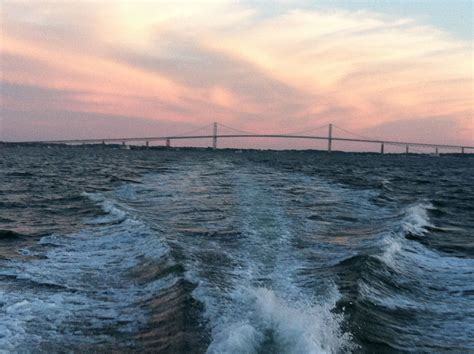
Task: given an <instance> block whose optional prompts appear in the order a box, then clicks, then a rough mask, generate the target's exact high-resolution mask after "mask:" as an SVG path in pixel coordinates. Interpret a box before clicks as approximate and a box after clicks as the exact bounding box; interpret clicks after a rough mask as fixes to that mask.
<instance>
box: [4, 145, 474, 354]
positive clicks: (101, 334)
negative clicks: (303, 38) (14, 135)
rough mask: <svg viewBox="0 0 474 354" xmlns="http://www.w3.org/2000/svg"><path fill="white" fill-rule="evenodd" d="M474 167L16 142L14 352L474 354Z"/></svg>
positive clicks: (12, 188)
mask: <svg viewBox="0 0 474 354" xmlns="http://www.w3.org/2000/svg"><path fill="white" fill-rule="evenodd" d="M473 176H474V159H473V158H472V157H469V156H441V157H430V156H415V155H412V156H395V155H393V156H388V155H385V156H380V155H374V154H367V155H364V154H342V153H333V154H331V155H328V154H326V153H318V152H263V151H262V152H257V151H253V152H244V153H235V152H234V151H197V150H195V151H190V150H182V151H173V150H170V151H166V150H114V149H111V148H100V147H94V148H92V147H91V148H80V147H76V148H72V147H70V148H67V147H53V148H47V147H5V148H2V149H1V150H0V351H16V352H25V351H27V352H28V351H34V352H65V351H74V352H87V351H118V352H121V351H127V352H128V351H150V352H164V353H185V352H193V353H203V352H208V353H343V352H344V353H345V352H356V353H398V352H406V351H410V352H426V353H432V352H446V351H448V352H449V351H452V352H456V353H465V352H474V234H473V230H474V177H473Z"/></svg>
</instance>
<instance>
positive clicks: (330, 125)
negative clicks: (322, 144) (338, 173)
mask: <svg viewBox="0 0 474 354" xmlns="http://www.w3.org/2000/svg"><path fill="white" fill-rule="evenodd" d="M331 148H332V124H329V134H328V152H331Z"/></svg>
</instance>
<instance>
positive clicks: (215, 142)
mask: <svg viewBox="0 0 474 354" xmlns="http://www.w3.org/2000/svg"><path fill="white" fill-rule="evenodd" d="M212 148H213V149H217V123H216V122H214V126H213V133H212Z"/></svg>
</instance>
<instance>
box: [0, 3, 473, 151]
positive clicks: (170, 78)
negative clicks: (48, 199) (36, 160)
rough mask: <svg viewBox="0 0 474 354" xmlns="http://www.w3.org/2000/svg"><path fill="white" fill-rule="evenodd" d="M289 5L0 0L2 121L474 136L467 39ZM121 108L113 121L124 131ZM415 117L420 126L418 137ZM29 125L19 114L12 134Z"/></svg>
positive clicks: (467, 139)
mask: <svg viewBox="0 0 474 354" xmlns="http://www.w3.org/2000/svg"><path fill="white" fill-rule="evenodd" d="M293 6H294V5H292V4H291V3H289V4H285V5H284V6H283V7H282V10H280V11H275V12H274V13H272V12H271V11H264V8H263V7H262V6H261V5H259V6H253V5H249V4H246V3H243V4H239V3H235V2H222V1H221V2H214V1H209V2H197V3H195V4H192V3H189V2H187V3H175V2H173V3H171V2H162V3H160V2H158V3H157V2H143V3H132V2H117V3H113V2H107V1H104V2H99V3H95V2H94V3H89V2H80V3H75V4H74V5H71V4H66V3H41V6H39V4H38V3H17V2H6V3H4V5H3V7H2V10H1V11H2V12H1V18H2V46H1V55H2V57H1V67H2V119H3V120H4V122H6V121H8V126H9V127H10V128H11V129H14V128H12V127H13V125H12V124H10V123H11V122H10V121H11V120H13V119H17V117H18V114H17V113H15V114H14V113H13V112H20V111H21V112H26V113H28V117H29V119H31V120H32V121H35V122H37V123H39V122H40V121H41V120H43V121H46V120H48V119H50V120H49V122H53V121H54V119H56V120H57V119H58V117H59V116H60V113H61V112H70V113H71V112H76V113H77V114H76V113H75V114H74V115H72V116H71V115H69V116H70V117H74V119H77V120H81V119H82V118H81V114H79V113H81V112H83V113H84V114H87V119H86V118H84V121H83V124H88V125H91V126H93V125H94V120H93V119H91V118H90V117H91V114H99V115H110V116H120V117H129V120H130V122H135V124H142V123H141V122H143V120H142V119H139V118H147V119H154V120H156V121H158V122H160V121H166V122H167V123H166V127H167V128H166V129H172V124H169V122H176V124H177V125H176V127H178V125H179V126H181V124H183V123H185V124H190V125H199V124H200V123H201V122H202V123H207V122H210V121H213V120H220V121H222V122H226V123H228V124H233V125H235V126H238V127H241V128H244V129H251V130H261V131H263V130H266V131H269V130H271V131H275V130H279V131H284V130H285V129H286V128H288V129H290V128H291V129H290V130H294V128H297V129H299V128H301V129H304V128H310V127H312V126H318V125H321V124H324V123H329V122H333V123H336V124H339V125H342V126H345V127H347V128H348V129H352V130H358V131H363V132H364V133H366V134H369V135H370V133H371V132H372V133H373V134H378V135H380V134H383V135H384V136H386V137H388V138H394V137H399V136H401V135H403V134H405V133H406V130H405V129H404V128H403V127H405V126H412V127H413V129H414V131H415V133H414V134H411V135H410V137H412V138H417V137H418V138H420V139H430V140H435V141H436V140H439V141H441V140H442V141H449V142H458V143H471V144H472V141H473V120H472V117H473V101H474V100H473V96H472V92H473V68H472V59H473V58H472V55H473V48H472V43H471V42H469V41H466V40H462V39H457V38H455V37H454V36H452V35H450V34H448V33H445V32H443V31H441V30H439V29H436V28H435V27H430V26H427V25H421V24H419V23H417V22H416V21H415V20H412V19H409V18H395V17H390V16H387V15H381V14H376V13H372V12H368V11H347V10H341V9H327V10H324V11H323V10H318V11H316V10H308V9H301V8H299V9H298V8H292V7H293ZM35 88H36V89H35ZM45 92H49V93H50V92H55V94H54V95H52V96H51V95H50V94H45ZM35 112H37V113H38V114H36V115H35ZM26 113H25V114H26ZM39 113H41V114H39ZM70 113H69V114H70ZM15 117H16V118H15ZM48 117H49V118H48ZM52 117H54V118H52ZM124 119H126V118H123V119H122V118H121V119H119V120H116V126H114V129H113V131H114V132H117V131H123V134H125V135H126V134H127V132H128V129H129V124H124ZM101 121H102V120H101ZM411 122H413V124H411ZM420 122H421V123H420ZM440 122H442V124H440ZM51 124H53V123H51ZM31 126H32V127H33V126H34V125H33V124H32V125H31ZM421 126H425V127H426V129H424V131H429V132H430V135H429V136H426V134H424V133H423V132H420V134H418V135H417V134H416V130H418V131H419V130H420V127H421ZM440 126H442V129H441V128H440ZM101 127H102V128H103V126H101ZM120 127H122V128H120ZM381 127H389V128H390V129H382V128H381ZM102 128H101V129H102ZM120 129H122V130H120ZM30 130H31V129H30ZM32 131H33V130H32ZM32 131H29V130H28V127H27V126H25V125H22V126H21V128H20V126H19V127H18V130H17V131H15V132H14V135H15V136H17V137H18V136H24V138H29V137H31V136H32ZM104 133H107V135H109V133H110V131H109V132H104ZM2 134H3V137H2V138H4V139H8V138H9V136H6V135H5V134H6V133H5V131H3V132H2ZM8 134H10V135H12V134H13V132H12V131H11V130H9V133H8ZM22 134H23V135H22ZM44 134H46V135H47V133H44ZM68 134H69V135H70V134H71V132H68ZM35 137H36V138H37V137H38V136H37V133H35ZM44 138H48V136H44Z"/></svg>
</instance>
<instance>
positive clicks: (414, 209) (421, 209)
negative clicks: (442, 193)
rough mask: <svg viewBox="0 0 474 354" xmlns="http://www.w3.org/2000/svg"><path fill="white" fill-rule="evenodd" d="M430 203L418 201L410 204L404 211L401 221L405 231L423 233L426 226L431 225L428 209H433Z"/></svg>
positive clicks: (416, 233)
mask: <svg viewBox="0 0 474 354" xmlns="http://www.w3.org/2000/svg"><path fill="white" fill-rule="evenodd" d="M433 208H434V207H433V205H432V204H431V203H426V202H422V203H418V204H415V205H412V206H410V207H409V208H407V209H406V211H405V216H404V218H403V221H402V227H403V230H404V231H405V232H406V233H412V234H415V235H420V236H421V235H424V234H425V233H426V231H427V230H426V228H427V227H431V226H433V225H432V224H431V222H430V218H429V216H428V210H430V209H433Z"/></svg>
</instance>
